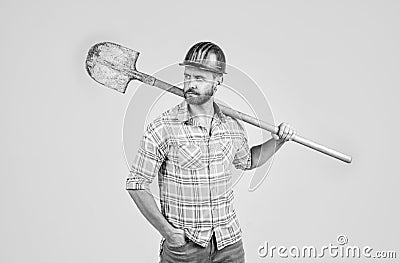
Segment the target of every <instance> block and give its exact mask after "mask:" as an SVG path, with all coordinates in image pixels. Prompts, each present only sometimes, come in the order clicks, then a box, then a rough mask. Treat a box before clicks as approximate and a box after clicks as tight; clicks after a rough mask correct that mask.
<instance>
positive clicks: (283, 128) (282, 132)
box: [271, 122, 296, 142]
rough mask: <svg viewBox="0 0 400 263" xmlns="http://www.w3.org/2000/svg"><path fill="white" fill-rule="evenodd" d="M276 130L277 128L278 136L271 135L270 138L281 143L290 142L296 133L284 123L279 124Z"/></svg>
mask: <svg viewBox="0 0 400 263" xmlns="http://www.w3.org/2000/svg"><path fill="white" fill-rule="evenodd" d="M278 128H279V131H278V134H273V133H271V135H272V138H274V139H275V140H277V141H278V140H279V141H281V142H287V141H291V140H292V139H293V138H294V136H295V135H296V131H295V130H294V129H293V128H292V127H291V126H290V125H289V124H287V123H285V122H282V123H281V124H279V126H278Z"/></svg>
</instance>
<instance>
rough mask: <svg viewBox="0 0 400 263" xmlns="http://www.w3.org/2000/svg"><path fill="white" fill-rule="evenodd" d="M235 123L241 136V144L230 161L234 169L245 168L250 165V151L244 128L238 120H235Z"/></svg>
mask: <svg viewBox="0 0 400 263" xmlns="http://www.w3.org/2000/svg"><path fill="white" fill-rule="evenodd" d="M237 124H238V128H239V134H240V138H241V143H240V145H241V146H240V147H239V148H238V150H237V152H236V154H235V156H234V158H233V162H232V163H233V165H234V166H235V168H236V169H241V170H247V169H249V168H250V166H251V151H250V147H249V143H248V140H247V135H246V131H245V129H244V128H243V126H242V125H241V124H240V123H239V122H237Z"/></svg>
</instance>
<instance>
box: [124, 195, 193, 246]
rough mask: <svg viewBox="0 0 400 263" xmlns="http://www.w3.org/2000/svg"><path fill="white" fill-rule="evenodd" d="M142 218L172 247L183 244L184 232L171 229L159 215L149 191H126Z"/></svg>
mask: <svg viewBox="0 0 400 263" xmlns="http://www.w3.org/2000/svg"><path fill="white" fill-rule="evenodd" d="M128 193H129V195H130V196H131V197H132V199H133V201H134V202H135V204H136V205H137V207H138V208H139V210H140V212H141V213H142V214H143V216H144V217H145V218H146V219H147V221H149V222H150V223H151V224H152V225H153V226H154V227H155V228H156V229H157V230H158V232H160V234H161V235H162V236H163V237H164V238H165V239H167V241H168V242H169V243H170V244H172V245H173V246H180V245H183V244H184V243H185V231H184V230H182V229H178V228H175V227H173V226H172V225H171V224H170V223H169V222H168V221H167V220H166V219H165V218H164V216H163V215H162V214H161V212H160V210H159V209H158V207H157V204H156V202H155V201H154V198H153V196H152V195H151V192H150V190H128Z"/></svg>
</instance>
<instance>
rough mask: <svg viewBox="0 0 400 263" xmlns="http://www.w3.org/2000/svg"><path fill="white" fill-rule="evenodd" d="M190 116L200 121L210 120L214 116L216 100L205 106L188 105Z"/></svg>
mask: <svg viewBox="0 0 400 263" xmlns="http://www.w3.org/2000/svg"><path fill="white" fill-rule="evenodd" d="M188 110H189V113H190V115H192V116H194V117H196V118H200V119H210V120H211V118H212V117H213V116H214V100H213V99H210V100H209V101H207V102H206V103H204V104H201V105H194V104H188Z"/></svg>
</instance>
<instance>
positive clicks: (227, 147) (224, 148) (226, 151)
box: [219, 138, 235, 166]
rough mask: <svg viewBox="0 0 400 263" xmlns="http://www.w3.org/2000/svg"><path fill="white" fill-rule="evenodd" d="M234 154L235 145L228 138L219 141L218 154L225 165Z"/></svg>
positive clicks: (230, 161)
mask: <svg viewBox="0 0 400 263" xmlns="http://www.w3.org/2000/svg"><path fill="white" fill-rule="evenodd" d="M234 155H235V145H234V142H233V141H232V140H231V139H230V138H225V139H222V140H220V141H219V156H220V157H221V159H222V162H223V164H224V165H225V166H230V165H231V164H232V161H233V157H234Z"/></svg>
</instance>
